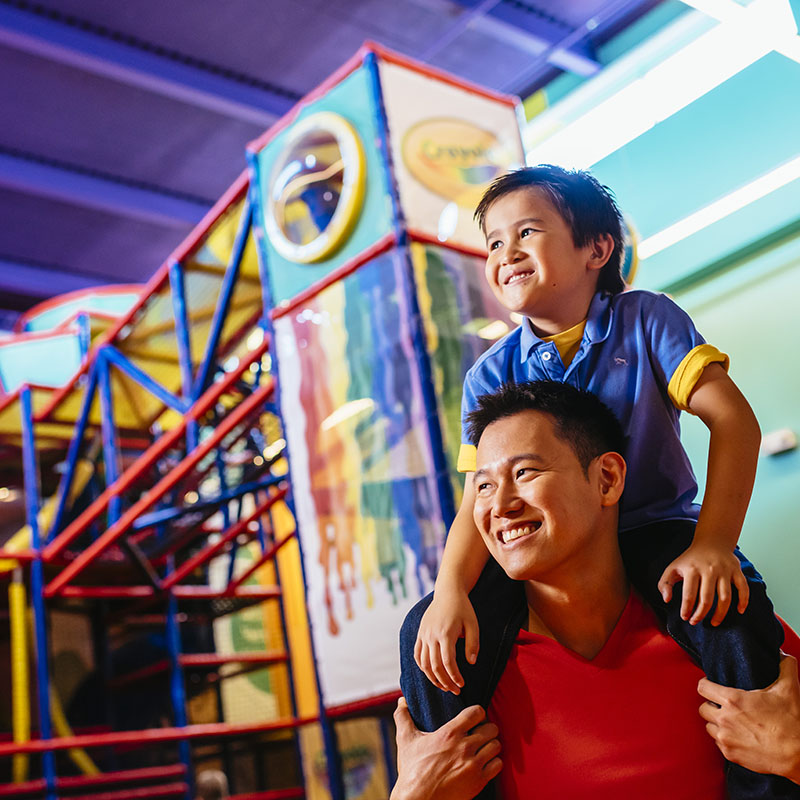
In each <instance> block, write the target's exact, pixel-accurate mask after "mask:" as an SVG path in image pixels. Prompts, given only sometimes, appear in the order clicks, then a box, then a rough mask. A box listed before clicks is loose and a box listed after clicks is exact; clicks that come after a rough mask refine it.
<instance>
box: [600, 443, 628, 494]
mask: <svg viewBox="0 0 800 800" xmlns="http://www.w3.org/2000/svg"><path fill="white" fill-rule="evenodd" d="M597 466H598V471H599V476H600V497H601V502H602V505H603V506H606V507H608V506H614V505H616V504H617V503H618V502H619V499H620V497H622V490H623V489H624V488H625V472H626V470H627V467H626V465H625V459H624V458H623V457H622V456H621V455H620V454H619V453H613V452H609V453H603V455H601V456H598V457H597Z"/></svg>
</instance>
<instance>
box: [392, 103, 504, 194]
mask: <svg viewBox="0 0 800 800" xmlns="http://www.w3.org/2000/svg"><path fill="white" fill-rule="evenodd" d="M401 152H402V154H403V161H404V162H405V165H406V167H408V170H409V172H410V173H411V174H412V175H413V176H414V177H415V178H416V179H417V180H418V181H419V182H420V183H421V184H422V185H423V186H425V187H426V188H428V189H430V190H431V191H432V192H435V193H436V194H437V195H439V196H440V197H443V198H445V199H446V200H452V201H453V202H455V203H457V204H458V205H459V206H461V207H462V208H467V209H474V208H475V206H476V205H477V204H478V201H479V200H480V199H481V196H482V195H483V192H484V191H485V190H486V188H487V186H488V185H489V183H491V182H492V181H493V180H494V179H495V178H497V177H499V176H500V175H502V174H503V173H504V172H505V171H506V170H507V169H508V166H509V164H510V163H511V162H512V161H513V160H514V156H513V154H511V153H509V152H508V150H507V148H505V147H503V145H502V144H501V143H500V141H499V140H498V138H497V137H496V136H495V135H494V134H493V133H491V131H486V130H483V129H482V128H479V127H478V126H477V125H473V124H472V123H471V122H468V121H466V120H462V119H455V118H448V117H445V118H439V119H427V120H423V121H422V122H418V123H417V124H416V125H414V126H413V127H412V128H410V129H409V130H408V131H406V134H405V136H404V137H403V141H402V145H401Z"/></svg>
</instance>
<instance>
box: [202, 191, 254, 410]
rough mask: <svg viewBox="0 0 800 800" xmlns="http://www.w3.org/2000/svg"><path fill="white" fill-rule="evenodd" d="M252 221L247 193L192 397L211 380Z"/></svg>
mask: <svg viewBox="0 0 800 800" xmlns="http://www.w3.org/2000/svg"><path fill="white" fill-rule="evenodd" d="M252 221H253V207H252V205H251V204H250V199H249V195H248V197H247V198H246V199H245V204H244V208H243V209H242V216H241V219H240V221H239V229H238V230H237V231H236V239H235V240H234V243H233V250H232V251H231V260H230V263H229V264H228V268H227V270H226V271H225V277H224V279H223V281H222V287H221V288H220V292H219V300H218V301H217V307H216V308H215V309H214V316H213V318H212V320H211V331H210V333H209V335H208V342H207V344H206V352H205V355H204V357H203V363H202V365H201V366H200V370H199V372H198V375H197V379H196V380H195V383H194V388H193V391H192V394H193V398H194V399H197V398H198V397H200V395H201V394H202V393H203V392H204V391H205V390H206V389H207V388H208V385H209V383H210V382H211V374H212V369H211V368H212V365H213V364H214V356H215V355H216V352H217V346H218V345H219V338H220V335H221V334H222V327H223V325H224V324H225V319H226V318H227V316H228V309H229V307H230V304H231V298H232V297H233V290H234V287H235V286H236V279H237V278H238V277H239V267H240V265H241V263H242V255H243V254H244V248H245V245H246V244H247V236H248V234H249V233H250V227H251V225H252Z"/></svg>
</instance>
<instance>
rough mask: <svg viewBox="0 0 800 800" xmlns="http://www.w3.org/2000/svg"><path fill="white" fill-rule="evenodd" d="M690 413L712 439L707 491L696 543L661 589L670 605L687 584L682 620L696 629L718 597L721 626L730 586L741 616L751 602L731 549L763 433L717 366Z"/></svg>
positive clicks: (696, 392)
mask: <svg viewBox="0 0 800 800" xmlns="http://www.w3.org/2000/svg"><path fill="white" fill-rule="evenodd" d="M689 410H690V411H691V412H692V413H693V414H696V415H697V416H698V417H700V419H701V420H702V421H703V422H704V423H705V425H706V426H707V427H708V429H709V431H710V434H711V438H710V441H709V447H708V477H707V480H706V491H705V496H704V497H703V505H702V508H701V510H700V517H699V519H698V521H697V529H696V531H695V535H694V541H693V542H692V544H691V546H690V547H689V549H688V550H687V551H686V552H685V553H683V554H682V555H681V556H679V557H678V558H677V559H676V560H675V561H673V562H672V564H670V565H669V566H668V567H667V569H666V570H665V571H664V575H663V576H662V578H661V580H660V581H659V589H660V590H661V593H662V595H663V596H664V600H665V602H669V599H670V598H671V596H672V585H673V584H674V583H676V582H678V581H679V580H682V581H683V599H682V605H681V616H682V617H683V618H684V619H689V618H690V616H691V619H690V622H691V623H692V624H693V625H694V624H697V623H699V622H700V621H701V620H703V619H704V618H705V616H706V614H708V612H709V611H710V610H711V607H712V605H713V603H714V598H715V596H717V595H718V597H719V602H718V604H717V609H716V611H715V612H714V616H713V618H712V620H711V621H712V624H715V625H718V624H719V623H720V622H722V620H723V619H724V617H725V615H726V614H727V612H728V608H729V607H730V603H731V597H732V594H731V584H733V585H735V586H736V589H737V590H738V593H739V605H738V608H739V611H740V612H742V611H744V609H745V608H747V603H748V600H749V588H748V586H747V581H746V580H745V577H744V575H743V574H742V570H741V567H740V566H739V560H738V559H737V558H736V556H734V554H733V550H734V548H735V547H736V543H737V541H738V540H739V534H740V533H741V530H742V523H743V522H744V516H745V513H746V511H747V504H748V503H749V502H750V495H751V493H752V491H753V482H754V481H755V475H756V463H757V461H758V448H759V445H760V443H761V431H760V429H759V427H758V422H757V420H756V418H755V415H754V414H753V410H752V409H751V408H750V405H749V403H748V402H747V400H746V399H745V397H744V395H743V394H742V393H741V392H740V391H739V389H738V388H737V386H736V384H735V383H734V382H733V381H732V380H731V379H730V378H729V377H728V375H727V373H726V372H725V370H724V369H723V368H722V367H721V366H720V365H719V364H716V363H714V364H709V365H708V366H707V367H706V368H705V369H704V370H703V374H702V375H701V376H700V378H699V380H698V381H697V384H696V385H695V388H694V389H693V390H692V393H691V395H690V396H689ZM695 601H696V602H697V607H696V608H695ZM693 609H694V613H692V610H693Z"/></svg>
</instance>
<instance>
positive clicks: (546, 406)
mask: <svg viewBox="0 0 800 800" xmlns="http://www.w3.org/2000/svg"><path fill="white" fill-rule="evenodd" d="M523 411H541V412H542V413H544V414H547V415H549V416H550V418H551V419H552V420H553V424H554V426H555V431H556V435H557V436H558V437H559V438H560V439H562V440H563V441H565V442H567V444H569V446H570V447H571V448H572V450H573V451H574V453H575V455H576V456H577V457H578V461H579V462H580V464H581V466H582V467H583V471H584V473H586V472H587V471H588V469H589V464H591V463H592V461H593V460H594V459H595V458H597V456H599V455H602V454H603V453H608V452H615V453H620V454H621V455H624V453H625V434H624V433H623V431H622V426H621V425H620V423H619V420H618V419H617V418H616V416H615V415H614V413H613V412H612V411H611V409H610V408H609V407H608V406H606V405H605V404H604V403H603V402H601V401H600V400H599V399H598V398H597V397H596V396H595V395H593V394H592V393H591V392H586V391H584V390H583V389H576V388H575V387H574V386H570V385H569V384H566V383H559V382H558V381H528V382H527V383H504V384H503V385H502V386H500V388H499V389H497V390H496V391H494V392H492V393H491V394H484V395H481V396H480V397H478V399H477V405H476V407H475V409H474V410H473V411H470V412H469V414H467V418H466V419H467V434H468V435H469V438H470V439H471V440H472V443H473V444H474V445H476V446H477V444H478V442H479V441H480V438H481V436H483V432H484V431H485V430H486V428H488V427H489V425H491V424H492V423H493V422H497V421H498V420H500V419H504V418H505V417H513V416H514V415H515V414H519V413H521V412H523Z"/></svg>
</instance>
